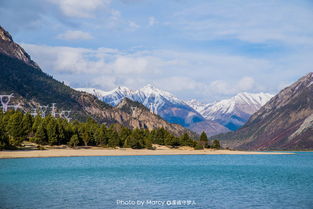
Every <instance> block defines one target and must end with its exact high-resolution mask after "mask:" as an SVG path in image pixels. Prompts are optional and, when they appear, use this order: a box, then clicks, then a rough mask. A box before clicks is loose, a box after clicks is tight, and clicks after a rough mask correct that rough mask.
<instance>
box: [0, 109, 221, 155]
mask: <svg viewBox="0 0 313 209" xmlns="http://www.w3.org/2000/svg"><path fill="white" fill-rule="evenodd" d="M24 140H28V141H30V142H34V143H36V144H39V145H69V146H71V147H76V146H103V147H112V148H115V147H123V148H133V149H142V148H148V149H153V146H152V144H159V145H166V146H171V147H178V146H191V147H194V148H195V149H203V148H205V147H207V148H208V147H211V148H215V149H219V148H220V145H219V142H218V141H217V140H214V141H213V143H212V145H210V146H209V145H208V138H207V135H206V134H205V133H204V132H203V133H202V134H201V136H200V140H194V139H192V138H191V137H190V136H189V135H188V134H187V133H185V134H183V135H181V136H180V137H176V136H174V135H173V134H171V133H169V132H168V131H167V130H166V129H164V128H159V129H155V130H152V131H149V130H147V129H133V130H131V129H129V128H127V127H124V126H122V125H119V124H114V125H111V126H110V127H107V126H106V125H105V124H99V123H97V122H96V121H95V120H93V119H91V118H90V119H88V120H87V121H86V122H78V121H73V122H68V121H67V120H65V119H62V118H54V117H52V116H47V117H44V118H42V117H41V116H39V115H38V116H36V117H33V116H31V115H30V114H29V113H26V114H23V113H22V112H20V111H9V112H6V113H0V150H3V149H15V148H17V147H18V146H20V145H21V144H22V142H23V141H24Z"/></svg>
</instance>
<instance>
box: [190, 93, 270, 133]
mask: <svg viewBox="0 0 313 209" xmlns="http://www.w3.org/2000/svg"><path fill="white" fill-rule="evenodd" d="M272 97H273V95H272V94H267V93H257V94H252V93H246V92H244V93H239V94H237V95H236V96H234V97H232V98H230V99H225V100H221V101H219V102H215V103H211V104H206V105H205V104H202V103H199V102H197V101H195V100H191V101H188V102H186V103H187V104H189V105H190V106H192V107H193V108H194V109H195V110H197V111H198V112H199V113H200V114H201V115H202V116H203V117H204V118H206V119H208V120H213V121H216V122H218V123H220V124H222V125H224V126H225V127H227V128H229V129H230V130H236V129H238V128H240V127H241V126H243V125H244V124H245V123H246V122H247V121H248V119H249V118H250V116H251V115H252V114H253V113H255V112H256V111H258V110H259V109H260V108H261V107H262V106H263V105H264V104H266V103H267V102H268V101H269V100H270V99H271V98H272Z"/></svg>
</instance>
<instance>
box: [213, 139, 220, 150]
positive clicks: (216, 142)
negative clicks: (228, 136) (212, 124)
mask: <svg viewBox="0 0 313 209" xmlns="http://www.w3.org/2000/svg"><path fill="white" fill-rule="evenodd" d="M211 147H212V148H213V149H220V148H221V145H220V142H219V141H218V140H213V142H212V146H211Z"/></svg>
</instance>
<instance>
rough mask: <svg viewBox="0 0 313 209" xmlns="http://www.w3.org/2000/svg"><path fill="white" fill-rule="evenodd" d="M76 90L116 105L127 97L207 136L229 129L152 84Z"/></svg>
mask: <svg viewBox="0 0 313 209" xmlns="http://www.w3.org/2000/svg"><path fill="white" fill-rule="evenodd" d="M77 90H80V91H85V92H88V93H91V94H93V95H95V96H97V97H98V98H99V99H102V100H103V101H104V102H106V103H108V104H111V105H112V106H116V105H117V104H119V102H120V101H121V100H122V99H124V98H129V99H131V100H132V101H137V102H139V103H141V104H143V105H144V106H145V107H146V108H148V109H149V110H150V111H151V112H153V113H155V114H157V115H159V116H161V117H162V118H163V119H164V120H166V121H167V122H169V123H175V124H179V125H182V126H184V127H186V128H189V129H190V130H192V131H195V132H197V133H201V132H202V131H205V132H206V133H207V134H208V135H209V136H212V135H215V134H219V133H225V132H227V131H229V130H228V129H227V128H225V127H224V126H222V125H220V124H219V123H216V122H214V121H211V120H206V119H205V118H204V117H203V116H202V115H201V114H200V113H198V112H197V111H195V110H194V109H193V108H191V107H190V106H189V105H187V104H186V103H185V102H184V101H183V100H180V99H178V98H176V97H175V96H174V95H172V94H171V93H169V92H166V91H162V90H160V89H157V88H155V87H153V86H152V85H147V86H145V87H143V88H141V89H139V90H131V89H129V88H127V87H118V88H116V89H114V90H112V91H109V92H105V91H102V90H98V89H92V88H79V89H77Z"/></svg>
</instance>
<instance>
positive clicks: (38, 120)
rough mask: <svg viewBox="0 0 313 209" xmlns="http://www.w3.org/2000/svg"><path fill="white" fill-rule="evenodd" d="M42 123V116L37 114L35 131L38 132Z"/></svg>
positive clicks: (34, 125)
mask: <svg viewBox="0 0 313 209" xmlns="http://www.w3.org/2000/svg"><path fill="white" fill-rule="evenodd" d="M41 123H42V118H41V116H40V115H37V116H36V117H35V119H34V123H33V126H32V130H33V133H36V131H37V128H38V126H39V125H40V124H41Z"/></svg>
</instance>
